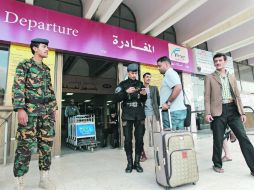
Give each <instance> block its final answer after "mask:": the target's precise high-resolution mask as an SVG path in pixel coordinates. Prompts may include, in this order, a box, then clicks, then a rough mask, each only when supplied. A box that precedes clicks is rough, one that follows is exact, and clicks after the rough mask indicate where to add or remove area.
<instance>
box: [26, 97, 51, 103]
mask: <svg viewBox="0 0 254 190" xmlns="http://www.w3.org/2000/svg"><path fill="white" fill-rule="evenodd" d="M52 101H53V99H52V98H43V99H35V98H29V99H26V103H31V104H47V103H49V102H52Z"/></svg>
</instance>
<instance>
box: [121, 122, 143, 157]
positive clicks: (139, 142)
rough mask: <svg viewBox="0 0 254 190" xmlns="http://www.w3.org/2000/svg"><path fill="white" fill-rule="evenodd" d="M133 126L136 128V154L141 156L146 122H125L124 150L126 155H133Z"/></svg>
mask: <svg viewBox="0 0 254 190" xmlns="http://www.w3.org/2000/svg"><path fill="white" fill-rule="evenodd" d="M133 126H134V127H135V131H134V136H135V154H136V155H141V152H142V150H143V145H144V142H143V137H144V130H145V120H128V121H123V132H124V137H125V139H124V149H125V152H126V155H127V156H128V155H132V152H133V151H132V136H133V135H132V130H133Z"/></svg>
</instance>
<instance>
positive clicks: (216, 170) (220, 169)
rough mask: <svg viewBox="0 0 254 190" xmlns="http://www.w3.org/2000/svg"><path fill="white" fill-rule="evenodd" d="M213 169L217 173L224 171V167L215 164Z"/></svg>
mask: <svg viewBox="0 0 254 190" xmlns="http://www.w3.org/2000/svg"><path fill="white" fill-rule="evenodd" d="M213 170H214V171H215V172H217V173H224V169H222V168H218V167H216V166H213Z"/></svg>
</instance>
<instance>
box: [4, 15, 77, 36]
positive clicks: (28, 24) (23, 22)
mask: <svg viewBox="0 0 254 190" xmlns="http://www.w3.org/2000/svg"><path fill="white" fill-rule="evenodd" d="M5 13H6V15H5V21H4V22H6V23H10V24H14V23H18V24H19V25H20V26H22V27H25V28H26V30H28V31H33V30H35V29H38V30H46V31H49V32H55V33H59V34H62V35H72V36H75V37H76V36H78V35H79V30H77V29H75V28H74V29H73V28H70V27H64V26H60V25H57V24H56V23H52V24H51V23H46V22H42V21H37V20H32V19H28V18H24V17H21V18H19V16H18V15H17V14H16V13H14V12H10V11H5Z"/></svg>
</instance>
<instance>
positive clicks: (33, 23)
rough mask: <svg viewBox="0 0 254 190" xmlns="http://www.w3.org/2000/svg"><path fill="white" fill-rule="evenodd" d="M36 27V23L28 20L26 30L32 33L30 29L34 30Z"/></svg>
mask: <svg viewBox="0 0 254 190" xmlns="http://www.w3.org/2000/svg"><path fill="white" fill-rule="evenodd" d="M36 26H37V22H36V21H35V20H28V28H27V30H30V31H32V30H31V29H32V28H35V27H36Z"/></svg>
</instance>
